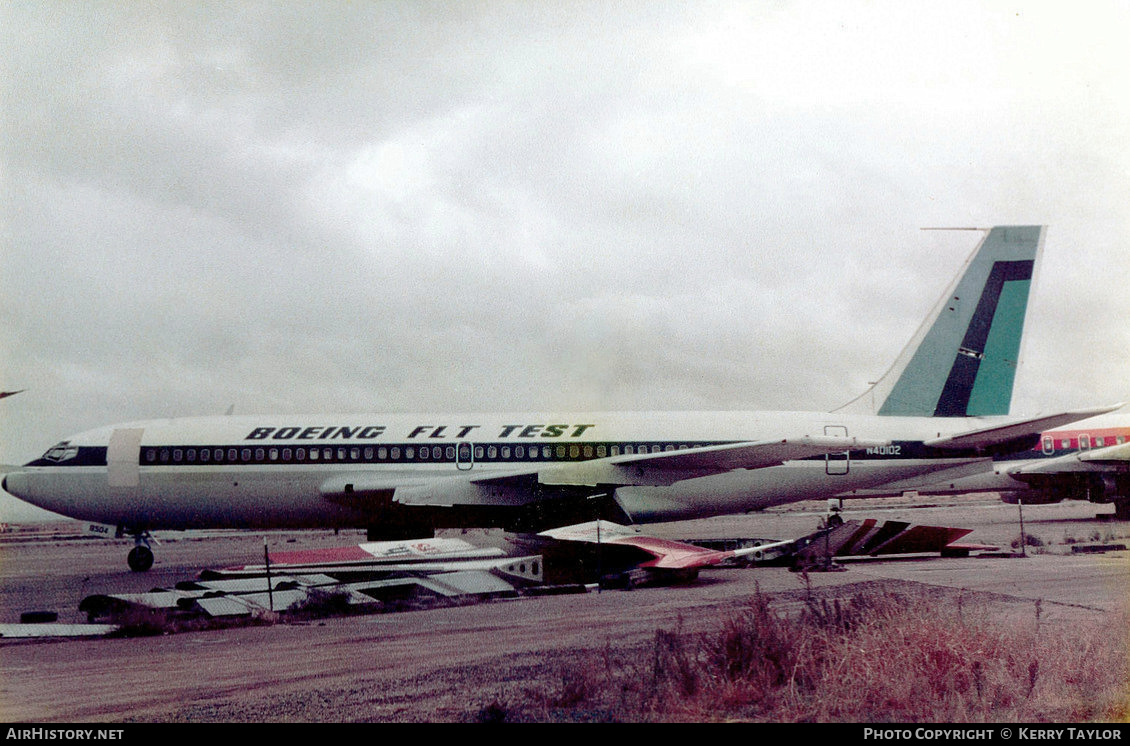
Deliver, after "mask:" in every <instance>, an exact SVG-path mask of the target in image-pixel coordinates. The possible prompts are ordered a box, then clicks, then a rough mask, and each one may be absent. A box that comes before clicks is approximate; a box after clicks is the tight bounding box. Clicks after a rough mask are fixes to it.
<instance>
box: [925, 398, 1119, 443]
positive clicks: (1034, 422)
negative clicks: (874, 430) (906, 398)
mask: <svg viewBox="0 0 1130 746" xmlns="http://www.w3.org/2000/svg"><path fill="white" fill-rule="evenodd" d="M1124 404H1125V402H1122V403H1119V404H1115V405H1113V406H1106V407H1095V408H1093V409H1077V410H1074V411H1071V412H1060V413H1058V414H1052V415H1041V416H1039V417H1032V418H1029V419H1025V420H1016V421H1013V422H1008V423H1005V424H1003V425H994V426H992V427H986V428H979V429H977V430H970V431H968V432H964V433H958V434H957V435H947V436H945V437H940V438H935V439H933V440H927V441H926V443H925V445H927V446H930V447H933V448H944V449H947V450H949V449H953V450H961V449H966V448H971V449H977V450H982V449H987V448H992V447H993V446H1000V445H1007V444H1009V443H1011V442H1013V441H1017V440H1021V439H1023V438H1027V437H1037V436H1038V435H1039V434H1040V433H1042V432H1045V431H1047V430H1051V429H1054V428H1057V427H1061V426H1063V425H1068V424H1070V423H1072V422H1078V421H1079V420H1086V419H1089V418H1091V417H1096V416H1098V415H1100V414H1106V413H1107V412H1113V411H1114V410H1116V409H1119V408H1121V407H1122V406H1123V405H1124Z"/></svg>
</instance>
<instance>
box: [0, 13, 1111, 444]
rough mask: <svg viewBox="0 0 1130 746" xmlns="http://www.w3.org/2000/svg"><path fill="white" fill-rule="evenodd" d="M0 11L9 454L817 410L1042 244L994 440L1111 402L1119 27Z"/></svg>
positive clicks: (603, 16)
mask: <svg viewBox="0 0 1130 746" xmlns="http://www.w3.org/2000/svg"><path fill="white" fill-rule="evenodd" d="M0 7H2V11H0V12H2V13H3V17H2V18H0V26H2V28H3V30H2V31H0V33H2V34H3V37H2V38H3V45H2V54H3V66H4V67H3V70H2V71H0V77H2V80H3V83H2V85H3V101H2V102H0V112H2V113H0V116H2V118H3V121H2V125H3V132H2V142H3V151H2V158H3V159H2V163H0V169H2V171H0V177H2V179H3V251H2V254H0V272H2V274H0V290H2V292H0V314H2V319H3V323H0V353H2V363H0V365H2V367H0V390H13V389H24V388H26V389H27V391H26V392H25V393H22V394H20V395H18V396H15V397H10V398H7V399H3V400H0V425H2V437H0V462H5V463H22V462H25V461H27V460H30V459H32V458H34V457H36V456H37V455H39V454H40V453H41V452H42V451H44V450H45V449H46V448H47V447H49V446H50V445H52V444H53V443H55V442H56V441H58V440H60V439H62V438H64V437H65V436H67V435H70V434H73V433H75V432H78V431H81V430H85V429H88V428H91V427H95V426H99V425H103V424H108V423H112V422H119V421H126V420H132V419H140V418H151V417H165V416H177V415H201V414H203V415H207V414H222V413H223V412H225V411H226V410H227V409H228V408H229V407H230V406H232V405H234V406H235V411H236V412H237V413H244V414H247V413H257V412H285V413H301V412H346V411H376V412H379V411H391V412H404V411H443V410H456V411H483V410H544V409H632V410H640V409H647V410H649V409H727V410H732V409H817V410H826V409H831V408H834V407H836V406H838V405H840V404H842V403H844V402H846V401H848V400H850V399H851V398H853V397H855V396H856V395H857V394H859V393H860V392H862V391H863V390H864V389H865V388H866V386H867V382H868V381H873V380H875V379H876V378H877V377H878V376H879V375H881V374H882V373H883V371H884V370H885V369H886V367H887V366H888V365H889V364H890V362H891V361H892V360H893V359H894V357H895V356H896V354H897V353H898V352H899V350H900V349H901V348H902V346H903V345H904V344H905V342H906V341H907V339H908V338H909V336H910V335H911V334H912V333H913V331H914V329H915V328H916V327H917V325H918V324H919V323H920V321H921V319H922V317H923V316H924V315H925V313H926V312H927V310H928V309H929V308H930V306H932V305H933V302H934V301H935V300H936V299H937V297H938V295H939V294H940V293H941V292H942V290H943V289H944V287H945V285H946V283H947V282H948V281H949V280H950V279H951V277H952V275H953V274H954V273H955V272H956V270H957V268H958V267H959V266H960V264H961V263H962V261H963V260H964V259H965V257H966V255H967V254H968V252H969V251H970V250H971V249H972V247H973V246H974V245H975V243H976V241H977V239H978V234H974V233H937V232H922V231H920V230H919V228H921V227H923V226H989V225H994V224H1014V223H1025V224H1031V223H1043V224H1048V225H1049V226H1050V228H1049V233H1048V239H1047V244H1046V247H1045V254H1044V263H1043V266H1042V269H1041V271H1040V273H1039V274H1038V276H1037V284H1036V287H1035V290H1034V294H1033V298H1032V305H1031V313H1030V315H1029V325H1028V327H1027V330H1026V331H1027V335H1028V337H1027V340H1026V342H1025V347H1024V353H1025V360H1024V367H1023V368H1022V370H1021V373H1020V375H1019V377H1018V380H1017V389H1016V396H1015V399H1014V408H1015V409H1017V410H1020V411H1023V412H1035V411H1050V410H1053V409H1057V408H1061V407H1070V406H1083V405H1092V404H1102V403H1108V402H1116V401H1120V400H1123V399H1126V398H1127V397H1130V290H1128V286H1130V253H1128V252H1130V145H1128V144H1127V135H1128V133H1130V86H1128V84H1127V78H1128V73H1130V52H1128V51H1127V50H1128V49H1130V45H1128V44H1127V43H1126V40H1127V39H1128V38H1130V6H1128V5H1127V4H1126V3H1123V2H1113V1H1112V2H1081V3H1072V4H1067V3H1062V2H1050V1H1049V2H1033V1H1031V0H1029V1H1026V2H1011V3H1005V2H991V1H987V0H977V1H976V2H954V1H953V0H946V1H945V2H936V3H932V2H913V3H906V2H839V1H836V2H833V1H831V0H829V1H827V2H787V1H784V2H756V3H754V2H735V3H729V2H672V3H663V2H657V1H656V0H640V1H639V2H619V3H608V2H594V3H569V2H553V3H550V2H523V3H504V2H481V3H474V2H449V3H445V2H433V3H423V2H410V1H408V0H396V1H395V2H386V3H378V2H349V3H346V2H319V3H313V2H263V3H257V2H245V1H242V0H240V1H233V2H225V3H221V2H180V1H178V2H169V3H159V2H158V3H149V2H147V3H138V2H120V3H113V2H99V3H90V2H53V1H52V2H47V1H44V0H34V1H31V2H16V1H12V0H9V1H8V2H4V3H3V5H2V6H0Z"/></svg>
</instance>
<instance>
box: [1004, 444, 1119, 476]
mask: <svg viewBox="0 0 1130 746" xmlns="http://www.w3.org/2000/svg"><path fill="white" fill-rule="evenodd" d="M1111 467H1116V468H1121V469H1127V468H1130V443H1122V444H1119V445H1114V446H1107V447H1106V448H1095V449H1093V450H1090V451H1079V452H1077V453H1069V454H1067V455H1066V456H1060V457H1059V458H1053V459H1047V460H1041V461H1037V462H1034V463H1029V464H1025V465H1022V466H1018V467H1016V468H1015V469H1010V470H1009V474H1012V475H1013V476H1017V477H1020V476H1022V475H1024V474H1060V473H1064V472H1082V471H1108V470H1109V469H1110V468H1111Z"/></svg>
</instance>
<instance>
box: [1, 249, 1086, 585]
mask: <svg viewBox="0 0 1130 746" xmlns="http://www.w3.org/2000/svg"><path fill="white" fill-rule="evenodd" d="M1044 235H1045V229H1044V227H1042V226H998V227H995V228H991V229H986V230H985V236H984V238H983V239H982V241H981V242H980V244H979V245H978V247H977V249H976V250H975V251H974V253H973V255H972V256H971V257H970V258H969V259H968V260H967V261H966V263H965V265H964V267H963V268H962V270H961V272H960V273H959V275H958V277H957V278H956V279H955V280H954V282H953V283H952V285H951V286H950V287H949V288H948V289H947V291H946V293H945V294H944V295H943V296H942V298H941V300H940V301H939V302H938V304H937V305H936V306H935V307H934V308H933V310H932V312H931V314H930V315H929V317H928V318H927V319H926V321H925V322H924V323H923V324H922V326H921V327H920V328H919V330H918V331H917V333H916V334H915V336H914V338H913V339H912V340H911V342H910V344H908V345H907V347H906V348H905V349H904V351H903V352H902V354H901V355H900V356H899V358H898V359H897V361H896V362H895V364H894V366H892V368H891V369H890V371H888V373H887V374H886V375H885V376H884V377H883V378H882V379H881V380H880V381H879V382H878V383H877V384H875V385H874V386H872V388H871V389H870V390H869V391H868V392H867V393H866V394H864V395H863V396H861V397H860V398H858V399H856V400H854V401H853V402H851V403H850V404H848V405H847V406H845V407H844V408H842V409H841V410H838V411H836V412H832V413H828V412H671V413H657V412H619V413H593V412H589V413H566V412H546V413H538V414H428V415H381V414H373V415H360V416H358V415H318V416H305V417H299V416H289V415H284V416H275V417H272V416H259V415H256V416H240V417H232V416H226V417H202V418H187V419H170V420H153V421H145V422H134V423H128V424H122V425H114V426H110V427H105V428H101V429H98V430H92V431H89V432H85V433H82V434H79V435H75V436H73V437H70V438H68V439H66V440H64V441H62V442H61V443H59V444H57V445H55V446H53V447H52V448H50V449H49V450H48V451H47V452H46V453H45V454H44V455H43V456H42V457H41V458H39V459H37V460H35V461H32V462H30V463H28V464H27V465H25V466H24V467H23V468H22V469H21V470H20V471H17V472H13V473H10V474H8V475H7V476H6V477H5V478H4V483H3V486H4V489H6V490H7V491H8V492H10V493H12V494H13V495H16V496H18V497H20V498H22V499H24V500H26V501H28V502H30V503H33V504H35V505H38V506H41V507H43V508H46V509H48V510H52V511H55V512H58V513H62V514H64V515H68V516H73V517H75V518H79V519H82V520H88V521H94V522H99V523H105V524H110V525H115V526H117V527H119V529H120V530H121V531H124V532H126V533H130V534H132V535H134V536H135V537H136V546H135V547H134V549H133V550H132V551H131V552H130V556H129V564H130V567H131V568H133V569H134V570H145V569H148V567H149V566H150V565H151V564H152V562H153V553H152V551H151V549H150V548H149V544H148V541H147V532H148V531H151V530H154V529H190V528H209V527H210V528H267V527H275V528H287V527H365V528H367V529H368V530H369V535H370V538H373V539H377V538H385V539H392V538H414V537H419V536H424V535H431V534H432V533H434V530H435V529H436V528H445V527H471V526H475V527H504V528H507V529H510V530H530V531H533V530H542V529H545V528H552V527H557V526H563V525H566V524H568V523H576V522H580V521H588V520H593V519H595V518H605V519H610V520H613V521H616V522H618V523H640V522H649V521H667V520H676V519H684V518H693V517H703V516H711V515H720V514H726V513H736V512H745V511H749V510H756V509H759V508H764V507H767V506H771V505H776V504H780V503H786V502H790V501H798V500H807V499H812V498H821V497H833V496H837V495H841V494H844V493H850V492H851V491H853V490H864V489H873V488H878V487H881V486H882V485H884V484H888V483H892V482H898V481H900V480H908V479H911V478H915V477H923V476H925V475H929V476H930V478H931V481H940V480H947V479H959V478H964V477H969V476H973V475H976V474H980V473H983V472H985V471H988V470H991V469H992V465H993V462H992V457H993V456H994V455H999V454H1002V453H1008V452H1012V451H1016V450H1019V449H1024V448H1028V447H1030V446H1031V445H1032V443H1033V442H1035V439H1036V438H1038V437H1039V433H1040V432H1041V431H1043V430H1045V429H1048V428H1051V427H1057V426H1061V425H1064V424H1067V423H1070V422H1073V421H1076V420H1079V419H1083V418H1085V417H1088V416H1091V415H1094V414H1097V413H1099V412H1100V411H1108V410H1107V409H1101V410H1098V409H1096V410H1088V411H1076V412H1065V413H1061V414H1055V415H1048V416H1043V417H1036V418H1031V419H1017V418H1009V417H1007V416H1006V415H1007V414H1008V411H1009V407H1010V402H1011V397H1012V387H1013V380H1014V377H1015V373H1016V365H1017V360H1018V355H1019V349H1020V338H1021V332H1022V330H1023V326H1024V318H1025V314H1026V309H1027V301H1028V295H1029V288H1030V285H1031V282H1032V277H1033V272H1034V270H1035V267H1036V263H1037V259H1038V256H1039V254H1040V253H1041V250H1042V247H1043V242H1044Z"/></svg>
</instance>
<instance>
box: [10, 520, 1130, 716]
mask: <svg viewBox="0 0 1130 746" xmlns="http://www.w3.org/2000/svg"><path fill="white" fill-rule="evenodd" d="M1043 507H1045V508H1057V507H1058V506H1043ZM1079 508H1083V510H1079ZM886 510H887V511H888V513H887V515H880V514H876V515H878V517H896V515H898V514H899V513H900V511H906V508H904V507H898V506H892V507H890V508H887V509H886ZM933 511H936V512H933ZM1015 511H1016V508H1015V507H1014V506H1002V505H1000V504H986V503H984V502H983V501H982V502H978V503H972V502H971V503H962V504H958V505H954V504H949V505H944V506H938V507H937V508H930V509H925V510H919V511H914V519H915V520H916V522H918V523H926V524H928V525H972V524H976V527H975V528H976V530H975V531H974V533H973V534H971V535H970V537H969V538H970V539H971V540H978V541H982V542H991V541H995V540H997V539H1000V538H1008V537H1010V536H1012V535H1014V531H1015V530H1016V527H1015V526H1014V525H1013V523H1014V521H1015ZM769 517H770V518H772V519H773V520H767V519H766V515H765V514H762V515H760V516H756V517H748V518H746V517H743V518H738V519H731V520H728V521H724V522H723V521H716V520H714V521H708V522H693V523H692V524H690V525H685V524H684V525H681V526H680V527H679V528H678V532H680V533H681V534H682V536H683V537H685V538H690V537H691V536H696V535H697V536H700V537H702V538H707V537H708V536H714V537H717V536H721V535H730V536H750V535H754V536H762V537H765V538H770V537H774V536H776V535H778V534H777V533H776V532H778V531H780V532H786V531H788V530H789V529H790V528H791V527H792V526H794V525H802V524H803V525H808V524H810V523H811V522H812V515H811V514H809V513H805V512H804V511H802V510H799V509H797V510H793V511H783V512H781V513H778V514H776V515H774V516H769ZM1025 520H1026V523H1027V526H1028V529H1029V530H1030V531H1032V532H1033V533H1037V534H1039V533H1042V534H1043V535H1044V536H1045V537H1048V538H1055V539H1056V541H1057V542H1058V541H1059V539H1060V537H1064V538H1069V537H1072V536H1073V535H1074V534H1081V535H1083V538H1087V537H1093V536H1096V535H1098V536H1099V537H1100V538H1101V537H1102V536H1104V535H1113V534H1114V533H1118V532H1119V531H1122V530H1123V529H1124V528H1125V527H1124V526H1122V525H1121V524H1111V523H1108V522H1103V521H1095V520H1094V506H1072V508H1071V510H1070V511H1068V510H1066V509H1060V510H1058V511H1053V510H1045V511H1044V512H1042V513H1041V512H1039V511H1038V509H1036V508H1032V509H1031V510H1026V514H1025ZM963 522H964V523H963ZM674 531H675V529H672V528H670V527H663V526H660V527H656V530H655V531H654V533H657V534H661V535H671V534H672V532H674ZM1103 532H1106V533H1105V534H1104V533H1103ZM786 535H787V534H786ZM352 540H355V537H345V540H344V541H343V539H342V537H334V536H332V535H329V536H323V535H320V534H311V535H306V536H304V537H299V538H293V537H290V538H286V537H278V536H276V537H272V538H271V539H270V541H280V542H287V543H288V544H295V543H296V544H299V545H305V543H310V544H319V543H326V542H337V543H348V542H349V541H352ZM125 548H126V547H123V546H122V545H120V544H117V543H114V542H98V543H82V544H81V545H79V544H77V543H75V542H70V543H68V542H65V541H45V542H32V543H28V544H21V545H6V546H5V547H4V548H3V549H2V550H0V552H2V553H0V560H2V561H0V620H2V621H12V620H13V619H12V617H13V615H15V616H18V612H19V610H21V609H26V608H29V606H30V607H31V608H59V606H60V605H62V604H64V603H68V604H69V603H73V604H74V605H75V606H77V602H78V600H80V598H81V597H82V596H83V595H87V594H90V593H95V592H100V593H101V592H123V591H124V590H128V589H130V588H136V587H137V586H138V585H140V584H144V583H147V582H148V583H149V585H150V586H152V585H160V584H161V583H163V582H165V581H164V579H167V578H170V577H172V576H175V575H178V574H179V575H180V577H181V578H183V577H186V576H188V575H190V574H191V571H193V570H195V569H199V568H200V567H202V566H222V565H223V564H224V563H231V562H233V561H239V560H240V559H242V558H244V557H246V556H248V555H254V554H255V553H261V551H262V538H261V537H248V536H245V535H235V536H226V537H215V538H212V539H207V540H200V541H194V542H190V541H182V542H175V543H170V544H168V545H166V546H165V547H163V549H162V550H161V551H159V554H158V556H159V562H158V566H157V567H156V568H155V570H156V571H157V574H154V575H152V576H151V577H149V578H143V579H140V580H139V579H138V576H136V575H135V574H131V573H128V572H126V571H123V569H122V567H121V563H122V560H123V557H124V549H125ZM1061 550H1063V551H1061ZM1128 556H1130V555H1128V553H1126V552H1116V553H1113V554H1103V555H1074V554H1071V553H1070V552H1069V550H1067V549H1066V545H1063V544H1062V543H1059V544H1058V548H1055V549H1049V550H1048V551H1045V552H1042V553H1039V554H1033V555H1031V556H1030V557H1028V558H1026V559H984V558H976V557H972V558H966V559H945V560H942V559H938V558H931V559H925V560H913V561H907V560H902V561H898V560H889V561H881V562H876V561H869V562H863V563H858V564H851V565H849V566H848V569H847V570H846V571H844V572H835V573H825V574H820V575H813V576H809V577H807V578H802V577H800V576H798V574H797V573H792V572H789V571H788V570H787V569H783V568H755V569H747V570H712V571H709V572H704V573H703V574H702V576H701V577H700V578H699V580H698V582H696V583H695V584H693V585H689V586H685V587H672V588H643V589H636V590H633V591H604V592H601V593H595V592H592V593H587V594H583V595H562V596H550V597H543V598H525V599H518V600H511V601H497V602H492V603H487V604H479V605H474V606H466V607H456V608H432V609H425V610H419V611H412V612H405V613H395V614H378V615H373V616H365V617H351V618H343V619H331V620H325V621H320V622H310V623H304V624H279V625H274V626H266V627H249V628H241V629H229V630H222V631H217V630H213V631H202V632H189V633H181V634H174V635H165V636H160V637H144V638H134V639H91V640H66V641H52V642H31V643H26V642H25V643H12V642H8V643H5V644H3V645H0V718H2V719H3V720H4V721H6V722H14V721H24V722H137V721H143V722H267V721H273V722H278V721H287V722H354V721H379V722H452V721H455V722H460V721H475V720H478V719H483V718H489V717H491V716H495V715H497V714H498V713H499V712H510V713H511V714H514V713H517V712H518V711H519V709H520V708H518V703H520V702H523V701H527V700H529V698H530V694H531V692H533V693H535V694H536V693H539V692H540V693H547V692H548V693H552V692H554V691H559V690H560V688H561V687H562V686H563V682H564V681H565V680H566V678H567V677H568V676H569V675H570V671H572V670H574V669H575V668H576V667H577V666H585V665H589V666H600V665H606V662H607V660H608V659H609V658H610V657H619V658H621V659H624V658H627V659H639V658H640V657H641V656H647V655H649V651H650V650H651V648H652V646H654V644H655V640H656V635H657V630H662V631H672V632H680V633H684V634H696V633H709V632H713V631H716V630H717V629H719V627H720V625H721V624H723V623H724V621H725V619H726V618H727V616H728V615H730V614H733V613H735V612H736V611H738V610H740V609H742V608H744V607H745V606H746V605H748V604H749V603H750V600H751V599H752V598H753V597H754V596H755V595H756V594H759V593H760V594H766V595H769V596H771V597H772V598H773V599H774V603H775V604H776V605H777V607H778V608H781V609H784V610H788V608H789V607H790V605H791V606H792V607H799V605H800V604H802V603H803V602H804V600H805V599H806V598H808V597H810V596H809V594H814V593H815V594H820V593H830V594H834V595H836V596H838V597H844V598H846V597H850V595H851V594H853V593H858V592H860V591H861V590H863V589H868V588H870V589H874V588H880V587H881V588H888V589H892V588H893V589H897V590H900V591H918V590H921V591H924V592H931V593H935V594H937V597H938V599H939V603H973V602H976V603H984V604H985V605H986V607H985V608H989V609H991V610H992V611H991V613H992V614H993V615H997V616H999V617H1000V618H1007V619H1014V620H1016V623H1021V624H1025V623H1031V621H1032V620H1033V619H1035V618H1036V616H1037V614H1038V615H1039V616H1040V619H1041V623H1043V624H1064V625H1070V624H1076V623H1079V622H1081V621H1100V622H1101V621H1102V620H1104V619H1107V618H1113V615H1115V614H1119V613H1122V612H1123V611H1124V610H1125V606H1126V601H1127V599H1130V573H1128V568H1130V564H1128V562H1130V560H1128ZM233 558H234V559H233ZM37 579H38V580H37ZM156 581H161V582H156ZM145 589H146V590H147V589H148V588H145ZM959 599H960V600H959ZM64 611H65V609H64ZM60 621H65V619H64V618H63V617H62V616H61V617H60ZM602 661H603V663H602Z"/></svg>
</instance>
